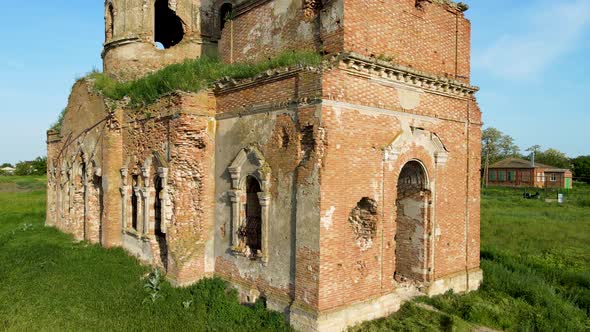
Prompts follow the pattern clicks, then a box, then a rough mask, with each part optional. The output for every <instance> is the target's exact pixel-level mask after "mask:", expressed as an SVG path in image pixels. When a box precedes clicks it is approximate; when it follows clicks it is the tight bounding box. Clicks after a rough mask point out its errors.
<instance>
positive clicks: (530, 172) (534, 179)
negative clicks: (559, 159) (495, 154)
mask: <svg viewBox="0 0 590 332" xmlns="http://www.w3.org/2000/svg"><path fill="white" fill-rule="evenodd" d="M487 176H488V179H487V180H488V181H487V184H488V185H490V186H503V187H536V188H565V189H571V188H572V187H573V184H572V172H571V171H570V170H569V169H561V168H557V167H554V166H548V165H543V164H539V163H535V162H533V161H530V160H524V159H518V158H507V159H504V160H501V161H498V162H497V163H495V164H493V165H491V166H489V167H488V175H487Z"/></svg>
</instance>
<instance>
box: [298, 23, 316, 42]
mask: <svg viewBox="0 0 590 332" xmlns="http://www.w3.org/2000/svg"><path fill="white" fill-rule="evenodd" d="M297 35H298V36H299V37H300V38H301V39H304V40H310V39H312V37H313V26H312V25H311V23H309V22H301V23H300V24H299V26H298V27H297Z"/></svg>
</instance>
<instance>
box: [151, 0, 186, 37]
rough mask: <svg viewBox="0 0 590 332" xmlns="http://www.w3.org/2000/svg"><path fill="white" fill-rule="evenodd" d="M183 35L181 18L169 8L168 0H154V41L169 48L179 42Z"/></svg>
mask: <svg viewBox="0 0 590 332" xmlns="http://www.w3.org/2000/svg"><path fill="white" fill-rule="evenodd" d="M183 37H184V27H183V24H182V20H181V19H180V17H178V16H177V15H176V13H175V12H174V11H173V10H172V9H170V7H169V6H168V0H156V4H155V29H154V41H155V42H156V43H160V44H162V46H163V47H164V48H170V47H172V46H174V45H176V44H178V43H180V42H181V41H182V38H183Z"/></svg>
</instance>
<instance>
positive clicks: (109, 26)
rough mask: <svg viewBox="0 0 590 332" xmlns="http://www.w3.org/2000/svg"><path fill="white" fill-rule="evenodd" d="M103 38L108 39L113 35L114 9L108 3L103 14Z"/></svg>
mask: <svg viewBox="0 0 590 332" xmlns="http://www.w3.org/2000/svg"><path fill="white" fill-rule="evenodd" d="M105 25H106V29H105V39H106V41H109V40H111V39H113V35H114V34H115V11H114V9H113V5H112V4H109V5H108V6H107V12H106V15H105Z"/></svg>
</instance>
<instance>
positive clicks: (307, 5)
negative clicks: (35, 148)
mask: <svg viewBox="0 0 590 332" xmlns="http://www.w3.org/2000/svg"><path fill="white" fill-rule="evenodd" d="M466 9H467V6H466V5H464V4H460V3H454V2H452V1H450V0H107V1H106V2H105V23H106V30H105V32H106V33H105V35H106V41H105V43H104V50H103V53H102V57H103V61H104V72H105V73H106V74H108V75H110V76H111V77H113V78H116V79H117V80H120V81H130V80H134V79H137V78H139V77H142V76H144V75H146V74H148V73H151V72H154V71H156V70H158V69H161V68H163V67H165V66H167V65H170V64H174V63H179V62H183V61H184V60H186V59H196V58H199V57H201V56H203V55H210V56H214V55H217V56H218V57H219V58H220V59H221V60H222V61H223V62H225V63H234V62H236V63H239V62H245V61H249V62H254V61H257V60H261V59H267V58H269V57H273V56H275V55H277V54H280V53H284V52H286V51H297V50H306V51H311V52H317V53H319V54H322V55H323V56H324V61H323V64H322V65H321V66H301V65H300V66H293V67H289V68H281V69H276V70H269V71H267V72H264V73H263V74H260V75H258V76H256V77H253V78H249V79H224V80H221V81H218V82H216V84H215V85H213V86H210V87H209V88H208V89H206V90H203V91H201V92H198V93H189V92H182V91H176V92H174V93H170V94H167V95H164V96H161V97H160V98H159V99H158V100H157V101H156V102H154V103H152V104H150V105H144V106H142V107H137V106H134V107H131V106H129V105H128V104H125V103H124V102H120V101H113V100H110V99H108V98H106V97H104V96H103V95H102V94H101V93H98V92H96V91H95V90H93V88H92V87H93V86H92V84H93V82H92V80H91V79H82V80H79V81H78V82H77V83H76V84H75V85H74V87H73V91H72V93H71V96H70V98H69V102H68V106H67V110H66V113H65V117H64V120H63V124H62V127H61V130H60V131H59V132H58V131H54V130H50V131H48V133H47V144H48V161H49V167H48V199H47V207H48V208H47V225H49V226H54V227H57V228H59V229H61V230H62V231H64V232H68V233H71V234H73V236H74V237H75V238H76V239H78V240H86V241H90V242H92V243H100V244H101V245H103V246H105V247H114V246H120V247H123V248H125V249H126V250H127V251H128V252H130V253H131V254H133V255H135V256H137V257H138V258H139V259H140V260H142V261H144V262H145V263H148V264H152V265H154V266H158V267H160V268H161V269H163V270H164V271H166V274H167V277H168V279H169V280H170V281H171V282H172V283H173V284H175V285H179V286H182V285H188V284H191V283H194V282H196V281H198V280H199V279H202V278H204V277H210V276H218V277H221V278H223V279H225V280H227V281H228V282H230V283H231V284H232V285H234V286H235V287H236V288H237V289H238V291H239V293H240V294H241V298H242V300H243V301H254V300H256V299H257V298H259V297H264V298H265V299H266V302H267V306H268V307H269V308H270V309H273V310H278V311H282V312H285V314H286V317H287V318H288V319H289V321H290V323H291V325H292V326H294V327H295V328H297V329H300V330H305V331H335V330H336V331H337V330H341V329H344V328H346V327H347V326H350V325H353V324H356V323H358V322H361V321H363V320H368V319H374V318H378V317H382V316H385V315H387V314H389V313H392V312H394V311H396V310H398V309H399V306H400V304H401V303H402V302H404V301H406V300H408V299H410V298H412V297H414V296H418V295H433V294H440V293H443V292H445V291H447V290H451V289H452V290H454V291H457V292H464V291H471V290H474V289H477V288H478V287H479V285H480V283H481V281H482V272H481V270H480V268H479V247H480V240H479V239H480V235H479V224H480V217H479V214H480V200H479V193H480V192H479V190H480V187H479V165H480V137H481V125H482V123H481V113H480V110H479V107H478V105H477V102H476V99H475V96H474V94H475V92H476V91H477V88H476V87H474V86H472V85H470V29H471V28H470V23H469V21H468V20H467V19H466V18H465V16H464V11H465V10H466Z"/></svg>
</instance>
